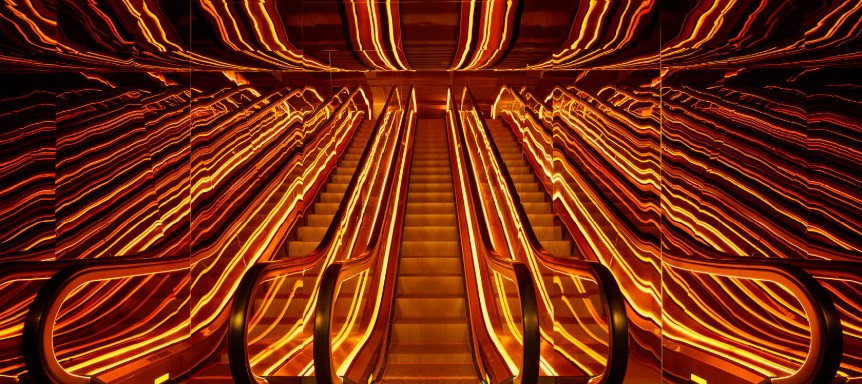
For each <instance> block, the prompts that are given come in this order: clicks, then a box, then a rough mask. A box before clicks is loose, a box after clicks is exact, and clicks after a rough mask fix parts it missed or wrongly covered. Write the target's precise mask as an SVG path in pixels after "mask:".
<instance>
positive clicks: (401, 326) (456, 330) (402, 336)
mask: <svg viewBox="0 0 862 384" xmlns="http://www.w3.org/2000/svg"><path fill="white" fill-rule="evenodd" d="M469 340H470V329H469V327H468V326H467V319H466V318H465V319H458V320H457V321H446V320H444V319H437V318H434V319H430V320H429V321H426V322H411V321H403V320H402V321H398V322H395V323H394V324H392V338H391V343H392V344H400V343H407V344H417V343H434V344H457V343H464V342H468V341H469Z"/></svg>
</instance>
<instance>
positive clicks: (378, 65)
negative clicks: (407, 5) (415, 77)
mask: <svg viewBox="0 0 862 384" xmlns="http://www.w3.org/2000/svg"><path fill="white" fill-rule="evenodd" d="M344 8H345V9H346V11H345V14H346V15H347V20H346V22H347V28H349V30H350V33H349V35H350V39H351V42H352V43H353V50H354V51H355V53H356V56H359V58H360V59H361V60H362V62H363V63H364V64H365V65H366V66H368V68H371V69H372V70H383V71H399V70H410V69H411V68H410V63H408V62H407V57H406V56H405V55H404V50H403V48H402V47H401V14H400V13H399V9H398V2H397V1H392V0H386V1H366V0H345V1H344Z"/></svg>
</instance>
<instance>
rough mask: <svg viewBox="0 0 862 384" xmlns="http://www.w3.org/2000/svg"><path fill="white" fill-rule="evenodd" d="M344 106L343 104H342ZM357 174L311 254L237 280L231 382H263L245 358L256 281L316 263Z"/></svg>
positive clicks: (338, 221)
mask: <svg viewBox="0 0 862 384" xmlns="http://www.w3.org/2000/svg"><path fill="white" fill-rule="evenodd" d="M395 94H396V89H395V88H394V87H393V89H392V91H390V93H389V96H388V97H387V99H386V102H385V104H384V107H383V113H381V114H380V116H381V117H382V116H385V112H386V110H387V108H388V106H389V105H390V104H391V103H392V101H393V99H394V95H395ZM346 104H347V103H345V105H346ZM382 125H383V119H382V118H378V120H377V122H376V123H375V126H374V129H373V130H372V134H371V138H370V139H369V140H368V143H366V145H365V148H364V149H363V151H362V155H360V157H359V161H358V164H359V165H358V166H357V171H358V170H359V167H360V166H361V165H362V164H365V163H367V162H368V156H369V153H370V151H371V148H372V147H373V145H374V137H375V136H377V135H379V134H380V129H381V126H382ZM358 175H359V172H356V173H355V174H354V176H353V177H351V178H350V182H349V183H348V184H347V188H346V189H345V192H344V198H343V199H342V200H341V203H340V204H339V206H338V209H337V210H336V211H335V214H334V215H333V218H332V222H330V224H329V227H328V228H327V230H326V233H325V234H324V235H323V238H322V239H321V241H320V244H319V245H318V246H317V247H316V248H315V249H314V250H313V251H311V253H309V254H308V255H306V256H303V257H300V258H295V259H288V260H279V261H269V262H261V263H258V264H255V265H253V266H252V267H251V268H249V269H248V271H246V273H245V274H244V275H243V277H242V279H241V280H240V284H239V286H238V287H237V290H236V292H235V293H234V296H233V303H232V304H231V312H230V322H229V324H228V365H229V367H230V372H231V377H232V378H233V380H234V382H236V383H239V384H253V383H254V384H257V383H265V381H264V380H261V379H260V378H258V377H257V376H256V375H255V374H254V373H253V372H252V371H251V366H250V364H249V355H248V334H247V333H248V319H249V313H250V309H251V303H252V302H253V300H254V295H255V293H256V292H257V288H258V286H259V282H260V281H262V280H263V279H266V278H271V277H277V276H284V275H286V274H289V273H293V272H296V271H300V270H304V269H307V268H309V267H311V266H313V265H316V263H317V262H319V261H320V259H321V258H322V257H323V254H324V251H325V249H326V248H328V247H329V246H330V243H331V242H332V239H333V237H334V236H335V234H336V232H337V230H338V227H339V226H340V224H341V222H342V221H343V220H345V217H344V216H345V214H346V210H347V206H348V202H349V197H350V196H352V195H353V194H354V193H356V189H357V183H358V179H359V178H358Z"/></svg>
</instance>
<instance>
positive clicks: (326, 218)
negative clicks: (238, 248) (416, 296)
mask: <svg viewBox="0 0 862 384" xmlns="http://www.w3.org/2000/svg"><path fill="white" fill-rule="evenodd" d="M373 127H374V121H373V120H365V121H364V122H363V123H362V124H361V125H360V126H359V128H357V130H356V133H355V134H354V136H353V138H352V139H351V140H350V143H349V144H348V145H347V149H346V151H345V152H344V155H342V156H341V158H340V161H339V162H338V166H336V168H335V170H334V171H333V172H332V176H330V179H329V181H328V182H327V183H325V185H323V187H322V188H321V191H320V193H319V194H318V197H317V201H316V202H315V203H314V204H312V206H311V210H310V212H312V213H311V214H309V215H308V216H307V218H306V219H305V220H304V221H303V222H301V223H299V224H297V226H296V228H294V233H295V234H294V235H292V236H291V237H289V240H288V241H287V242H286V243H287V244H286V246H284V247H281V248H279V252H278V254H276V255H275V257H273V259H274V260H282V259H286V258H291V257H294V258H297V257H302V256H305V255H307V254H309V253H310V252H311V251H313V250H314V249H315V248H316V247H317V246H318V245H319V244H320V240H321V239H323V235H324V234H325V233H326V230H327V229H328V228H329V225H330V223H331V222H332V219H333V216H334V215H335V211H336V210H337V209H338V205H339V203H340V202H341V199H342V197H343V196H344V192H345V191H346V190H347V185H348V183H349V182H350V178H351V177H352V176H353V174H354V173H355V172H356V168H357V165H358V163H359V158H360V156H361V155H362V151H363V149H364V148H365V146H366V144H367V142H368V139H369V137H370V136H371V131H372V130H373ZM283 188H285V187H283ZM264 207H266V208H269V209H264V210H262V211H260V212H258V215H257V216H256V217H255V218H254V219H253V220H252V221H253V222H260V221H262V220H263V217H264V216H265V215H266V214H268V212H269V211H270V210H272V209H273V208H274V207H275V203H272V202H267V203H265V204H264ZM255 229H256V228H254V227H252V228H251V231H254V230H255ZM314 278H315V275H314V274H309V275H308V276H307V277H303V283H304V284H305V286H306V287H311V286H313V284H314ZM308 292H310V288H306V289H303V290H298V291H296V292H293V291H287V290H282V291H279V292H278V295H276V296H275V297H274V298H272V299H271V300H272V301H273V302H274V303H275V304H276V305H269V306H268V307H267V308H268V312H267V313H265V314H264V318H267V319H269V318H276V317H277V316H278V315H279V313H280V312H282V311H285V307H286V308H287V309H286V312H287V313H291V314H293V316H287V317H285V318H283V319H282V322H283V323H284V324H292V322H296V321H301V316H302V314H303V306H304V305H305V301H300V300H292V297H291V295H300V296H303V298H304V299H307V297H305V296H307V295H308ZM263 304H264V302H263V300H262V299H258V300H257V301H256V305H260V306H263ZM265 325H267V324H266V323H264V326H260V327H259V328H265ZM282 331H283V330H282ZM227 361H228V358H227V351H224V353H222V354H221V356H220V358H219V360H218V361H217V362H215V363H213V364H211V365H208V366H206V367H204V368H202V369H200V370H199V371H198V372H196V373H195V374H194V375H192V376H191V377H190V379H189V383H212V382H225V383H229V382H233V381H232V380H231V379H229V377H230V373H229V370H228V364H227Z"/></svg>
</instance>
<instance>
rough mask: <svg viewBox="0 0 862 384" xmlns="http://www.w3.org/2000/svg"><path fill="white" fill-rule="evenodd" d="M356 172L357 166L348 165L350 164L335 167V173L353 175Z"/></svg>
mask: <svg viewBox="0 0 862 384" xmlns="http://www.w3.org/2000/svg"><path fill="white" fill-rule="evenodd" d="M354 173H356V167H348V166H344V165H339V166H338V167H336V168H335V174H336V175H350V176H353V174H354Z"/></svg>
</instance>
